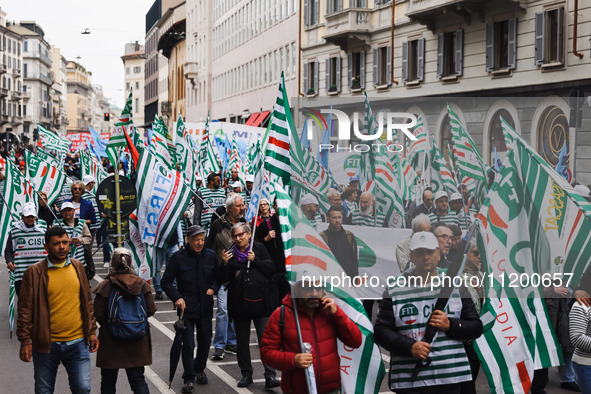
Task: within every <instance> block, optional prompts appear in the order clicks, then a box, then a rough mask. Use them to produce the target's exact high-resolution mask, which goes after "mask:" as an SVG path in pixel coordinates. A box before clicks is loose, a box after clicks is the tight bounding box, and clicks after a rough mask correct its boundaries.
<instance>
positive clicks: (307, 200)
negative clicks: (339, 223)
mask: <svg viewBox="0 0 591 394" xmlns="http://www.w3.org/2000/svg"><path fill="white" fill-rule="evenodd" d="M308 204H316V205H319V204H318V199H317V198H316V196H314V195H313V194H305V195H304V196H303V197H302V198H301V199H300V207H303V206H304V205H308Z"/></svg>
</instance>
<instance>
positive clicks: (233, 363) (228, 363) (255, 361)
mask: <svg viewBox="0 0 591 394" xmlns="http://www.w3.org/2000/svg"><path fill="white" fill-rule="evenodd" d="M250 362H252V363H260V362H262V361H261V360H250ZM214 364H215V365H236V361H215V362H214ZM208 368H209V363H208Z"/></svg>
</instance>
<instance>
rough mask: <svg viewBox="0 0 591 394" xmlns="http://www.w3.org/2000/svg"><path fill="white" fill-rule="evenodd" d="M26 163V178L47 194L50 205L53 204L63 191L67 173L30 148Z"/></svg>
mask: <svg viewBox="0 0 591 394" xmlns="http://www.w3.org/2000/svg"><path fill="white" fill-rule="evenodd" d="M25 164H26V169H27V171H26V175H27V176H26V178H27V179H28V180H29V182H31V184H32V185H33V187H34V188H35V190H36V191H37V192H43V193H45V194H46V195H47V203H48V204H49V205H51V204H53V202H54V201H55V199H56V198H58V196H59V195H60V193H61V190H62V185H63V184H64V180H65V179H66V174H65V173H64V172H62V171H61V170H59V169H58V168H57V167H56V166H55V165H54V164H53V163H51V162H49V161H45V160H43V159H41V158H40V157H38V156H37V155H35V154H34V153H32V152H30V151H29V150H25Z"/></svg>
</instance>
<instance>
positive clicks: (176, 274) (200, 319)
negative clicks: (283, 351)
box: [161, 225, 219, 393]
mask: <svg viewBox="0 0 591 394" xmlns="http://www.w3.org/2000/svg"><path fill="white" fill-rule="evenodd" d="M204 246H205V229H204V228H203V227H201V226H198V225H193V226H191V227H189V228H188V229H187V243H186V244H185V247H184V248H183V249H181V250H180V251H178V252H176V253H175V254H174V255H172V257H171V258H170V261H169V263H168V264H167V265H166V270H165V271H164V276H163V277H162V282H161V285H162V289H163V290H164V292H165V293H166V295H167V296H168V298H170V299H171V300H172V302H174V305H175V306H176V307H177V309H178V310H179V311H185V314H184V321H185V325H186V326H187V329H186V330H185V331H184V332H183V348H182V359H183V368H184V373H183V382H184V385H183V387H182V389H181V392H182V393H192V392H193V389H194V386H193V385H194V382H195V380H197V383H198V384H207V376H206V375H205V372H204V370H205V366H206V364H207V355H208V353H209V346H210V345H211V328H212V327H211V321H212V319H213V295H214V294H215V293H217V291H218V290H219V284H218V281H217V269H218V268H217V267H218V264H217V258H216V254H215V252H214V251H213V250H211V249H206V248H205V247H204ZM175 280H176V287H175V286H174V284H173V283H174V281H175ZM195 327H197V357H196V358H195V360H193V350H194V349H195V339H194V338H195V337H194V332H195V331H194V330H195Z"/></svg>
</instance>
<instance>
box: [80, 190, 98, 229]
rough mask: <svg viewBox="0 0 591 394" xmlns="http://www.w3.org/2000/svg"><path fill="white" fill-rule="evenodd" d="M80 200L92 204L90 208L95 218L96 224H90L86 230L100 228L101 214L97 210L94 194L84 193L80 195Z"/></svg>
mask: <svg viewBox="0 0 591 394" xmlns="http://www.w3.org/2000/svg"><path fill="white" fill-rule="evenodd" d="M82 198H83V199H85V200H87V201H90V202H91V203H92V208H93V209H94V217H95V218H96V222H95V223H90V224H89V225H88V228H89V229H90V231H92V230H96V229H98V228H100V227H101V225H102V224H103V218H102V217H101V213H100V211H99V209H98V205H97V204H96V196H95V195H94V193H92V192H89V191H86V192H85V193H84V194H83V195H82Z"/></svg>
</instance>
